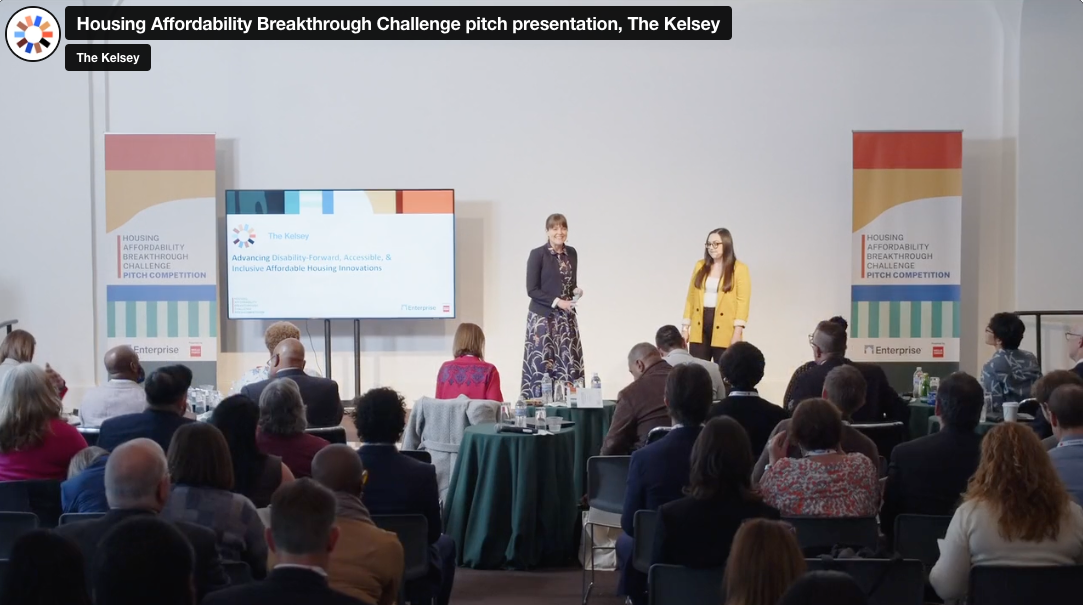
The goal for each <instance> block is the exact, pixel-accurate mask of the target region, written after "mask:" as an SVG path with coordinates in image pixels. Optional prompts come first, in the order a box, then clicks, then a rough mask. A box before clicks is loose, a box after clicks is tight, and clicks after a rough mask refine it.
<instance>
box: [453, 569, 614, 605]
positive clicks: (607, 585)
mask: <svg viewBox="0 0 1083 605" xmlns="http://www.w3.org/2000/svg"><path fill="white" fill-rule="evenodd" d="M582 574H583V570H582V569H579V568H575V569H571V568H569V569H547V570H540V571H478V570H474V569H464V568H461V567H460V568H459V569H457V570H456V571H455V588H454V589H453V590H452V592H451V602H452V603H453V604H454V605H498V604H499V605H536V604H538V605H540V604H541V603H546V604H552V603H562V604H565V605H576V604H578V603H580V602H582V586H581V584H580V583H581V581H582V580H581V579H582ZM623 604H624V597H618V596H617V572H613V571H599V572H595V578H594V590H593V591H592V592H591V593H590V605H623Z"/></svg>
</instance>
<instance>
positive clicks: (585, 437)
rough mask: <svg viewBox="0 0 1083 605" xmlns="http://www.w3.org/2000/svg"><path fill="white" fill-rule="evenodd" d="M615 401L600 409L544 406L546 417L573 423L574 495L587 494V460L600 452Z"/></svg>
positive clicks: (611, 418) (603, 403)
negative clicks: (558, 418) (558, 417)
mask: <svg viewBox="0 0 1083 605" xmlns="http://www.w3.org/2000/svg"><path fill="white" fill-rule="evenodd" d="M616 409H617V402H616V401H603V402H602V407H600V408H567V407H562V406H552V405H547V406H545V415H546V416H560V417H561V418H564V419H566V420H571V421H572V422H574V423H575V462H574V464H575V473H574V474H575V493H576V495H577V496H583V495H586V493H587V459H588V458H590V457H591V456H597V455H598V454H600V453H601V452H602V442H603V441H605V436H606V435H607V434H608V433H609V423H610V422H611V421H612V420H613V411H614V410H616Z"/></svg>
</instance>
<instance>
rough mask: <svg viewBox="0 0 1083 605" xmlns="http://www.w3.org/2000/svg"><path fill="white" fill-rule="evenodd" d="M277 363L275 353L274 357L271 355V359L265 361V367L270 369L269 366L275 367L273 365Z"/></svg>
mask: <svg viewBox="0 0 1083 605" xmlns="http://www.w3.org/2000/svg"><path fill="white" fill-rule="evenodd" d="M277 361H278V354H277V353H276V354H274V355H271V358H270V359H268V360H267V367H271V366H273V365H275V363H276V362H277Z"/></svg>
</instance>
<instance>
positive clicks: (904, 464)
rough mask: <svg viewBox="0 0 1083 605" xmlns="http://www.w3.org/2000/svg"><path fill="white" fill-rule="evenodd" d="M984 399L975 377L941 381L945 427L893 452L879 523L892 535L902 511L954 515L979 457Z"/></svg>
mask: <svg viewBox="0 0 1083 605" xmlns="http://www.w3.org/2000/svg"><path fill="white" fill-rule="evenodd" d="M984 404H985V393H984V391H982V388H981V384H980V383H978V381H977V379H975V378H974V377H973V376H970V375H969V374H966V373H964V372H956V373H954V374H952V375H951V376H948V377H947V378H945V379H944V381H943V382H941V383H940V389H939V390H938V391H937V392H936V414H937V415H938V416H940V422H941V423H942V425H943V428H941V430H940V431H939V432H937V433H933V434H932V435H927V436H925V437H922V438H920V439H915V440H913V441H908V442H906V443H902V444H900V445H898V446H896V447H895V449H894V450H893V451H892V452H891V465H890V466H889V467H888V473H887V485H886V486H885V487H884V505H883V508H882V509H881V510H880V527H881V528H882V529H883V531H884V534H885V535H887V536H889V537H891V536H893V535H894V532H895V518H896V517H898V516H899V515H902V514H916V515H951V514H953V513H954V512H955V508H956V507H957V506H958V505H959V501H960V499H961V497H962V494H963V492H965V491H966V486H967V482H968V481H969V480H970V477H971V475H973V474H974V471H976V470H977V468H978V462H979V461H980V459H981V436H980V435H978V434H976V433H975V432H974V429H975V428H977V426H978V419H979V418H980V417H981V409H982V406H983V405H984Z"/></svg>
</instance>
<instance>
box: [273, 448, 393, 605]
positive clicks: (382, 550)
mask: <svg viewBox="0 0 1083 605" xmlns="http://www.w3.org/2000/svg"><path fill="white" fill-rule="evenodd" d="M365 477H366V473H365V468H364V466H362V464H361V457H360V456H358V455H357V452H355V451H354V450H353V449H351V448H350V446H348V445H345V444H334V445H331V446H328V447H325V448H323V449H322V450H320V453H318V454H316V458H315V459H313V460H312V478H313V479H314V480H316V482H318V483H319V484H320V485H322V486H324V487H326V488H327V489H329V490H331V491H332V492H333V493H334V494H335V502H336V511H337V512H336V513H335V525H337V526H338V531H339V541H338V546H337V547H336V548H335V550H334V552H332V553H331V566H330V567H329V568H328V569H327V581H328V583H329V584H330V585H331V588H333V589H335V590H337V591H339V592H341V593H343V594H348V595H350V596H351V597H354V598H355V599H360V600H362V601H368V602H370V603H376V604H377V605H392V604H393V603H396V602H398V597H399V583H400V581H401V580H402V571H403V566H404V565H405V561H404V559H403V550H402V544H400V543H399V538H398V536H396V535H395V534H394V533H392V532H388V531H384V530H382V529H380V528H378V527H376V524H375V523H373V521H372V517H371V515H369V510H368V508H366V507H365V504H364V502H362V501H361V497H362V494H363V492H364V489H365ZM271 562H272V565H273V563H274V555H272V556H271Z"/></svg>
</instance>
